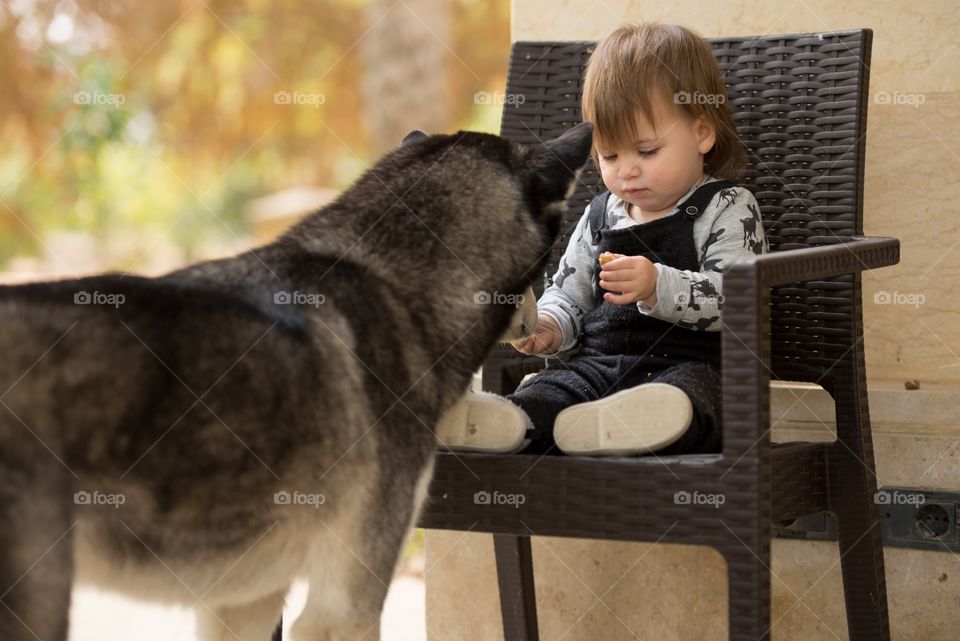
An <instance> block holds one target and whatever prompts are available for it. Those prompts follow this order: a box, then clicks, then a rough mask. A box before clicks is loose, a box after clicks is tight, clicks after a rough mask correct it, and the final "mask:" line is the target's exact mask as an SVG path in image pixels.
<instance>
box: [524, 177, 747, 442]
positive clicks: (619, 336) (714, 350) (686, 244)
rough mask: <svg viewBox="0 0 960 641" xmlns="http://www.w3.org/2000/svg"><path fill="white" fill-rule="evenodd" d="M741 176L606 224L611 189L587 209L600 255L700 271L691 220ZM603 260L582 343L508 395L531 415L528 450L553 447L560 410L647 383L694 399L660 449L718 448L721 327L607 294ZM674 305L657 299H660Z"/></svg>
mask: <svg viewBox="0 0 960 641" xmlns="http://www.w3.org/2000/svg"><path fill="white" fill-rule="evenodd" d="M734 185H736V183H733V182H729V181H722V180H718V181H714V182H710V183H706V184H704V185H701V186H700V187H698V188H697V189H696V190H694V192H693V193H692V194H690V196H689V197H688V198H687V199H686V200H684V201H683V202H682V203H680V206H679V211H677V212H675V213H673V214H671V215H669V216H665V217H663V218H658V219H656V220H652V221H650V222H646V223H641V224H638V225H632V226H630V227H625V228H621V229H607V228H606V205H607V198H608V197H609V196H610V192H604V193H602V194H600V195H599V196H597V197H596V198H594V199H593V201H592V202H591V203H590V208H589V213H588V216H589V217H590V229H591V231H592V232H593V240H594V243H596V244H597V245H598V248H597V255H598V256H599V254H601V253H603V252H612V253H615V254H623V255H626V256H644V257H646V258H648V259H649V260H651V261H653V262H658V263H662V264H664V265H668V266H670V267H675V268H677V269H682V270H690V271H699V270H700V260H699V251H698V249H697V247H696V246H695V245H694V241H693V223H694V220H696V218H697V217H698V216H699V215H700V214H701V213H702V212H703V211H704V209H706V207H707V206H708V205H709V204H710V201H711V200H712V199H713V197H714V196H715V195H716V193H717V192H718V191H720V190H721V189H725V188H729V187H732V186H734ZM599 280H600V269H599V265H598V266H597V267H596V269H595V273H594V293H595V300H594V302H595V305H594V308H593V309H592V310H590V311H589V312H588V313H587V314H586V315H585V316H584V317H583V321H582V325H581V333H580V335H579V337H578V338H579V344H580V350H579V352H577V353H576V354H575V355H573V356H572V357H570V358H569V359H567V360H565V361H561V360H558V359H551V362H550V364H549V365H548V366H547V368H546V369H545V370H544V371H542V372H541V373H539V374H537V375H536V376H533V377H531V378H529V379H528V380H526V381H524V382H523V383H522V384H521V385H520V386H519V387H518V388H517V391H516V392H514V393H513V394H510V395H508V396H507V398H508V399H510V400H511V401H512V402H513V403H515V404H517V405H519V406H520V407H521V408H523V410H524V411H525V412H526V413H527V414H528V415H529V416H530V418H531V420H532V421H533V425H534V430H533V432H532V433H528V434H527V437H528V438H530V439H531V443H530V445H529V446H528V447H527V448H526V449H524V453H525V454H528V453H529V454H541V453H546V452H549V453H556V454H560V453H561V452H560V451H559V450H557V449H556V448H555V447H554V445H555V443H554V441H553V423H554V420H555V419H556V417H557V414H559V413H560V411H561V410H563V409H566V408H567V407H570V406H571V405H574V404H577V403H585V402H587V401H594V400H597V399H599V398H603V397H606V396H610V395H611V394H614V393H616V392H619V391H621V390H624V389H628V388H631V387H635V386H637V385H641V384H643V383H651V382H659V383H669V384H671V385H675V386H676V387H679V388H680V389H682V390H683V391H684V392H686V394H687V396H689V397H690V401H691V403H692V404H693V423H692V424H691V426H690V429H689V430H688V431H687V432H686V433H685V434H684V435H683V436H682V437H681V438H680V439H679V440H678V441H676V442H675V443H673V444H672V445H670V446H669V447H667V448H665V449H664V450H662V452H659V453H662V454H679V453H692V452H719V451H720V447H721V430H720V417H721V411H720V402H721V389H720V382H721V381H720V332H706V331H703V330H699V329H693V328H686V327H682V326H681V325H680V324H677V323H670V322H667V321H663V320H660V319H658V318H653V317H652V316H647V315H645V314H642V313H640V311H639V310H638V309H637V306H636V304H635V303H629V304H625V305H620V304H617V303H611V302H608V301H605V300H603V294H604V292H605V290H603V289H601V288H600V285H599ZM664 303H667V304H672V301H659V302H658V305H662V304H664Z"/></svg>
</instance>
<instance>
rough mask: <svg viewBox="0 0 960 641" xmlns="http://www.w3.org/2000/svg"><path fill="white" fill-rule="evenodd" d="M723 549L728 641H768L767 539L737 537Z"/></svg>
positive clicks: (768, 575)
mask: <svg viewBox="0 0 960 641" xmlns="http://www.w3.org/2000/svg"><path fill="white" fill-rule="evenodd" d="M737 535H738V537H739V538H734V539H733V540H732V541H731V542H730V543H729V544H728V547H727V549H724V550H721V552H722V553H723V555H724V557H725V558H726V560H727V585H728V595H727V602H728V608H729V613H730V636H729V639H730V641H769V640H770V538H769V533H767V537H766V538H765V539H764V538H763V537H762V536H761V537H760V538H756V537H755V538H753V539H752V540H751V538H750V537H749V535H748V534H747V533H741V532H738V533H737Z"/></svg>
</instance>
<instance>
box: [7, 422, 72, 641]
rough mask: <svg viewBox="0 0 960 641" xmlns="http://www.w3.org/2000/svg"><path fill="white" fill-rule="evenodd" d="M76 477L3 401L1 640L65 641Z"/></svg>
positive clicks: (68, 607) (67, 625)
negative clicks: (73, 490)
mask: <svg viewBox="0 0 960 641" xmlns="http://www.w3.org/2000/svg"><path fill="white" fill-rule="evenodd" d="M72 479H73V475H72V474H71V472H69V471H68V470H67V469H66V468H65V467H64V466H63V465H62V464H61V463H59V462H58V461H57V458H56V457H55V455H54V454H52V453H51V451H49V450H47V449H46V448H45V447H44V446H43V444H42V443H40V442H39V441H38V439H37V437H36V436H35V435H31V431H30V427H29V426H28V425H26V424H25V423H23V422H22V421H21V419H19V418H17V417H16V416H14V415H13V414H12V412H11V411H10V409H9V408H8V407H6V406H4V405H0V639H2V640H3V641H28V640H29V641H34V640H36V639H43V641H66V639H67V632H68V627H69V623H68V612H69V609H70V587H71V583H72V579H73V576H72V575H73V572H72V568H73V536H74V529H75V527H74V526H75V525H76V524H75V523H72V522H71V518H72V516H71V515H72V514H73V510H72V507H73V495H72V482H71V480H72Z"/></svg>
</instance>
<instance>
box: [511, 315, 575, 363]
mask: <svg viewBox="0 0 960 641" xmlns="http://www.w3.org/2000/svg"><path fill="white" fill-rule="evenodd" d="M562 341H563V335H562V333H561V332H560V326H559V325H557V322H556V321H555V320H553V318H552V317H551V316H547V315H546V314H538V315H537V326H536V327H535V328H534V330H533V335H532V336H528V337H527V338H524V339H521V340H517V341H511V343H510V344H511V345H512V346H513V348H514V349H515V350H517V351H518V352H522V353H524V354H528V355H530V356H533V355H535V354H553V353H554V352H556V351H557V350H558V349H560V343H561V342H562Z"/></svg>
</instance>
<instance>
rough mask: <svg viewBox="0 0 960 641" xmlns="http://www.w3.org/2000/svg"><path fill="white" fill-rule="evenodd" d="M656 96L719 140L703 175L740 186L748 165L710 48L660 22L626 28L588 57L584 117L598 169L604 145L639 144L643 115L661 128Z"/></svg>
mask: <svg viewBox="0 0 960 641" xmlns="http://www.w3.org/2000/svg"><path fill="white" fill-rule="evenodd" d="M657 95H659V96H660V97H661V99H665V100H667V101H668V102H672V103H673V104H675V105H676V106H677V107H679V108H680V109H682V110H683V111H684V112H686V114H687V115H689V116H690V117H692V118H696V117H697V116H703V117H704V118H705V119H706V120H707V121H709V122H710V123H712V124H713V126H714V128H715V129H716V132H717V136H716V141H715V142H714V145H713V148H712V149H711V150H710V151H709V152H707V153H706V154H705V155H704V163H703V170H704V172H705V173H707V174H710V175H712V176H715V177H716V178H721V179H726V180H737V179H739V178H740V177H741V175H742V173H743V171H744V169H745V168H746V165H747V157H746V153H745V152H744V150H743V144H742V143H741V142H740V138H739V137H738V136H737V128H736V125H734V122H733V116H732V115H731V113H730V107H729V105H728V104H727V92H726V88H725V87H724V84H723V76H722V74H721V73H720V66H719V65H718V64H717V60H716V58H715V57H714V55H713V51H712V50H711V49H710V44H709V43H708V42H707V41H706V40H704V39H703V38H702V37H701V36H700V35H699V34H697V33H695V32H693V31H691V30H690V29H688V28H686V27H682V26H680V25H673V24H661V23H657V22H645V23H628V24H625V25H622V26H621V27H619V28H618V29H617V30H616V31H614V32H613V33H611V34H610V35H609V36H607V37H606V38H604V39H603V40H602V41H601V42H599V43H598V44H597V47H596V49H595V50H594V51H593V53H592V54H591V56H590V60H589V62H588V63H587V70H586V74H585V76H584V83H583V97H582V103H581V112H582V115H583V120H584V121H588V122H592V123H593V125H594V134H593V139H594V145H593V151H592V154H593V162H594V164H596V165H597V166H598V167H599V159H598V158H597V145H598V144H603V145H604V146H606V145H612V146H619V145H629V144H631V142H630V141H633V140H636V139H637V138H639V136H638V135H637V131H636V121H635V117H636V112H637V111H638V110H639V111H640V112H641V113H643V115H644V116H645V117H646V118H647V120H648V121H649V122H650V123H651V124H652V125H653V126H654V127H656V122H654V116H653V104H652V100H651V98H652V97H653V96H657Z"/></svg>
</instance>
